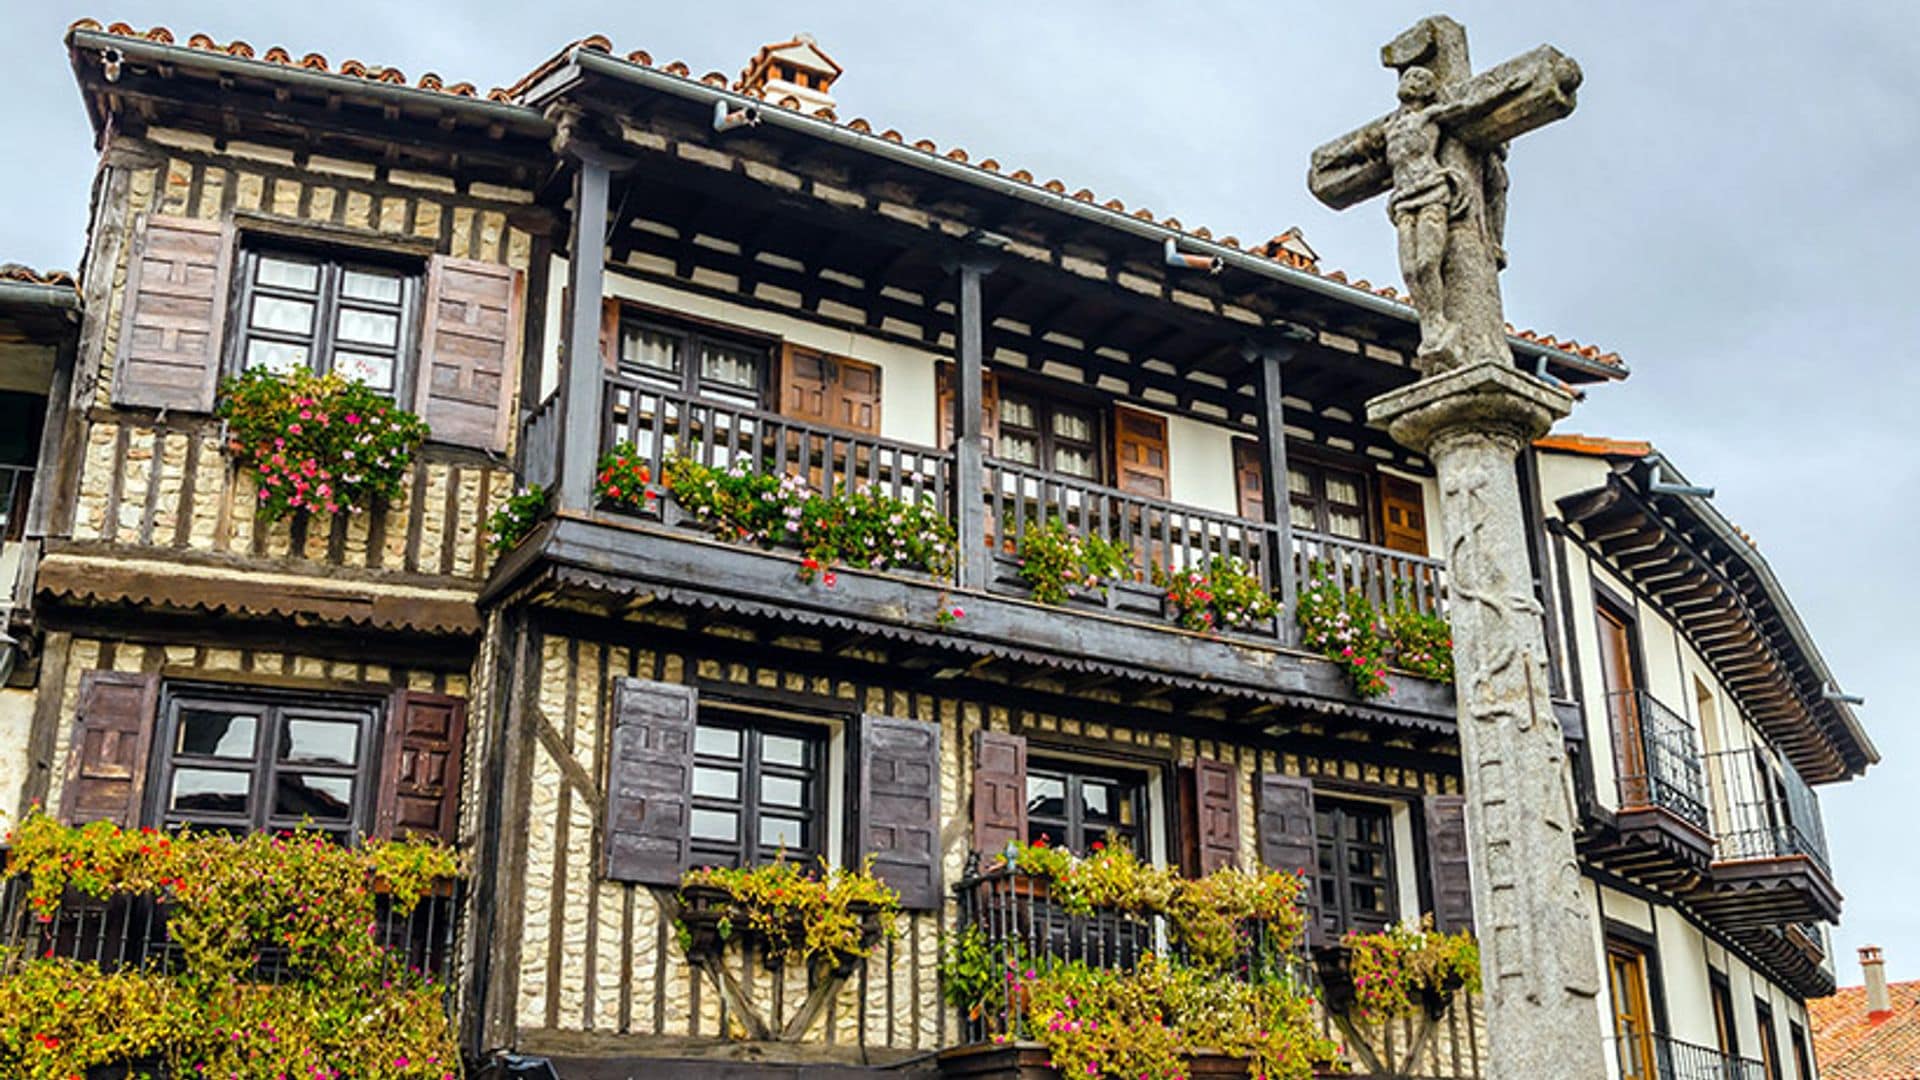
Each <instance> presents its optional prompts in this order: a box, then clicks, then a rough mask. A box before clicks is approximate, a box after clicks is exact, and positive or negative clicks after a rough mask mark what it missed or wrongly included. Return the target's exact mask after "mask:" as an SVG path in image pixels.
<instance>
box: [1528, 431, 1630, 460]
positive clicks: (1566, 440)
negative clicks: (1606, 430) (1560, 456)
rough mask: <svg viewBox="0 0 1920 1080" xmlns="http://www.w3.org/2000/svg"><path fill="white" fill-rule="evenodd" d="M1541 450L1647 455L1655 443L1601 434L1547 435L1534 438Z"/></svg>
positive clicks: (1603, 455)
mask: <svg viewBox="0 0 1920 1080" xmlns="http://www.w3.org/2000/svg"><path fill="white" fill-rule="evenodd" d="M1533 445H1534V446H1535V447H1537V448H1539V449H1541V450H1559V451H1561V452H1563V453H1568V454H1586V455H1588V456H1589V457H1646V456H1647V455H1648V454H1651V453H1653V444H1652V443H1650V442H1645V441H1642V440H1639V439H1609V438H1605V437H1602V436H1599V435H1573V434H1567V435H1546V436H1543V437H1541V438H1538V439H1535V440H1533Z"/></svg>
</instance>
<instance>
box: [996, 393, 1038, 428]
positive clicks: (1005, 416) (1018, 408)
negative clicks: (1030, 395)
mask: <svg viewBox="0 0 1920 1080" xmlns="http://www.w3.org/2000/svg"><path fill="white" fill-rule="evenodd" d="M1000 422H1001V423H1002V424H1006V425H1009V426H1012V427H1022V428H1031V427H1033V426H1035V425H1034V422H1033V406H1032V405H1031V404H1029V403H1028V402H1025V401H1021V400H1019V399H1017V398H1007V397H1003V398H1001V399H1000Z"/></svg>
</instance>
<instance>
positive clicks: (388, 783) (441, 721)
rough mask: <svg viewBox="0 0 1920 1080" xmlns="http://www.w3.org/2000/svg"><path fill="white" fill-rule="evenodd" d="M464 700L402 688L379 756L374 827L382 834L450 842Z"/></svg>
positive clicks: (456, 821)
mask: <svg viewBox="0 0 1920 1080" xmlns="http://www.w3.org/2000/svg"><path fill="white" fill-rule="evenodd" d="M466 739H467V700H466V699H465V698H457V697H449V696H448V695H446V694H429V693H424V692H422V691H419V690H401V691H397V692H396V693H395V694H394V695H393V710H392V712H391V714H390V715H389V716H388V717H387V738H386V750H385V752H384V754H383V755H382V757H381V759H380V804H379V807H380V808H379V812H378V813H377V814H376V815H375V817H374V823H373V833H374V835H375V836H379V837H383V838H386V839H405V838H407V837H432V838H434V839H437V840H440V841H442V842H443V843H448V844H451V843H453V842H454V841H455V840H456V839H458V835H457V834H458V832H459V826H460V763H461V760H462V755H463V753H464V752H465V747H466Z"/></svg>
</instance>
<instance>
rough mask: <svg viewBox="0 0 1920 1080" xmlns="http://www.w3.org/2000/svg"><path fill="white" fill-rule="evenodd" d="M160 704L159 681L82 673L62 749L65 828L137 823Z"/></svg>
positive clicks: (136, 674) (115, 673)
mask: <svg viewBox="0 0 1920 1080" xmlns="http://www.w3.org/2000/svg"><path fill="white" fill-rule="evenodd" d="M159 701H160V676H158V675H149V674H145V673H142V672H136V671H85V672H82V673H81V675H80V709H79V715H77V716H75V717H74V720H73V742H72V744H71V745H70V746H69V747H68V750H67V779H66V786H65V787H64V788H63V789H62V790H61V793H60V820H61V821H63V822H66V823H67V824H68V825H85V824H86V823H88V822H90V821H111V822H113V823H114V824H115V825H118V826H120V827H121V828H123V829H131V828H133V827H134V826H135V825H138V824H139V823H140V796H141V793H142V792H143V791H144V790H145V789H146V786H147V753H148V750H149V748H150V747H151V746H152V744H153V726H154V721H155V713H156V708H157V706H158V704H159Z"/></svg>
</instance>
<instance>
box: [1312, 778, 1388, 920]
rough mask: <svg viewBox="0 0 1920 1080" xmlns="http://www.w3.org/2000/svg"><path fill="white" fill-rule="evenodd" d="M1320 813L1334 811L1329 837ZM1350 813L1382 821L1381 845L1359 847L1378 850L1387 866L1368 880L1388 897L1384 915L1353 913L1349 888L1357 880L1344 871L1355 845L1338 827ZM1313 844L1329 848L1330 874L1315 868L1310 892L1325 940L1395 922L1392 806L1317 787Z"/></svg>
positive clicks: (1317, 848)
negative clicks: (1329, 887)
mask: <svg viewBox="0 0 1920 1080" xmlns="http://www.w3.org/2000/svg"><path fill="white" fill-rule="evenodd" d="M1322 814H1329V815H1332V816H1333V817H1334V819H1335V825H1334V828H1333V831H1332V835H1331V837H1329V836H1328V834H1327V833H1326V832H1324V831H1322V830H1321V828H1320V820H1321V815H1322ZM1350 815H1365V816H1369V817H1378V818H1379V820H1380V823H1381V830H1380V835H1381V838H1382V841H1381V843H1379V844H1377V845H1376V844H1364V845H1360V846H1362V847H1365V848H1369V849H1372V848H1377V849H1378V850H1379V854H1380V859H1381V865H1382V866H1384V867H1385V868H1386V873H1385V875H1383V876H1380V877H1376V878H1370V879H1368V880H1369V881H1370V882H1371V883H1374V884H1376V885H1378V887H1379V888H1380V889H1381V892H1382V895H1384V896H1385V897H1386V898H1387V911H1386V912H1385V913H1384V914H1382V915H1372V914H1368V915H1364V916H1356V914H1355V912H1354V911H1353V910H1352V891H1351V888H1350V886H1351V885H1352V884H1353V883H1354V882H1355V881H1356V880H1357V878H1356V877H1355V876H1354V875H1353V874H1351V873H1349V872H1348V869H1347V867H1348V865H1349V863H1348V860H1347V858H1346V855H1347V852H1348V850H1349V849H1350V848H1352V847H1353V846H1354V845H1355V842H1354V841H1351V840H1349V839H1347V835H1346V830H1345V829H1343V828H1341V827H1340V825H1341V824H1343V823H1344V821H1345V819H1346V818H1347V817H1348V816H1350ZM1313 823H1314V847H1315V851H1316V854H1319V855H1324V854H1326V853H1327V851H1328V849H1329V847H1330V848H1331V849H1332V852H1331V853H1332V856H1333V858H1332V865H1333V869H1332V871H1331V872H1329V871H1328V870H1326V869H1325V868H1324V867H1322V866H1316V867H1315V869H1314V881H1315V887H1316V888H1317V889H1318V890H1319V892H1318V894H1317V895H1315V896H1314V898H1313V903H1314V910H1315V911H1316V913H1317V915H1318V918H1319V919H1320V925H1321V929H1322V931H1323V932H1324V933H1325V935H1326V937H1327V939H1328V940H1338V939H1339V938H1340V937H1341V936H1342V935H1344V934H1346V933H1347V932H1349V931H1355V930H1357V931H1362V932H1368V933H1370V932H1373V931H1378V930H1384V929H1386V928H1387V927H1389V926H1391V925H1393V924H1394V923H1395V922H1397V921H1399V918H1400V881H1399V866H1398V865H1397V864H1396V862H1395V861H1394V857H1395V852H1394V838H1393V807H1392V806H1390V805H1387V804H1385V803H1378V802H1373V801H1371V800H1365V799H1348V798H1343V797H1341V796H1340V795H1339V794H1337V793H1335V792H1331V791H1329V792H1326V793H1324V794H1323V793H1322V792H1321V791H1320V790H1318V789H1316V790H1315V791H1314V798H1313ZM1320 861H1321V862H1322V863H1324V862H1326V860H1325V859H1321V860H1320ZM1329 883H1330V884H1331V885H1332V886H1333V895H1334V903H1333V904H1332V905H1331V906H1329V905H1328V903H1327V900H1326V891H1327V890H1326V886H1327V885H1328V884H1329Z"/></svg>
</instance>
